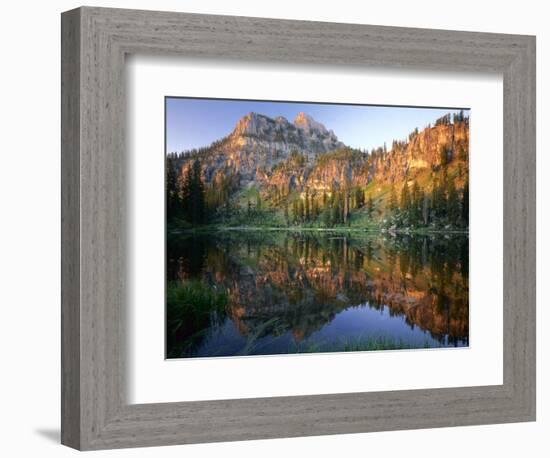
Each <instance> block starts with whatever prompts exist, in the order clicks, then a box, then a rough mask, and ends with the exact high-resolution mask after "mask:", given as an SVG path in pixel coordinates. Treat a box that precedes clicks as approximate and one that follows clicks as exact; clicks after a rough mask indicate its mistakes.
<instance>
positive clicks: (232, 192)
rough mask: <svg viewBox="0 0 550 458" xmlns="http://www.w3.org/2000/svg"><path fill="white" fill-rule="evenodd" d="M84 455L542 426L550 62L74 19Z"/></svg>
mask: <svg viewBox="0 0 550 458" xmlns="http://www.w3.org/2000/svg"><path fill="white" fill-rule="evenodd" d="M62 242H63V243H62V442H63V443H64V444H65V445H68V446H71V447H74V448H77V449H80V450H89V449H105V448H119V447H138V446H152V445H168V444H185V443H197V442H214V441H231V440H246V439H260V438H277V437H293V436H307V435H322V434H339V433H356V432H369V431H382V430H396V429H411V428H429V427H441V426H455V425H456V426H458V425H471V424H485V423H504V422H519V421H532V420H534V419H535V39H534V37H530V36H518V35H502V34H487V33H473V32H456V31H442V30H422V29H405V28H394V27H380V26H367V25H352V24H333V23H318V22H304V21H286V20H285V21H282V20H271V19H258V18H244V17H226V16H208V15H196V14H185V13H168V12H152V11H133V10H119V9H105V8H90V7H83V8H79V9H76V10H72V11H69V12H66V13H63V15H62Z"/></svg>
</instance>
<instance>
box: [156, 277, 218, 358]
mask: <svg viewBox="0 0 550 458" xmlns="http://www.w3.org/2000/svg"><path fill="white" fill-rule="evenodd" d="M227 302H228V297H227V294H226V292H225V291H219V290H216V289H215V287H213V286H209V285H207V284H205V283H203V282H201V281H198V280H185V281H178V282H170V283H168V285H167V288H166V321H167V328H168V329H167V331H168V333H167V340H168V342H167V344H168V345H167V348H168V355H169V356H180V355H181V352H182V351H187V349H188V348H190V347H192V346H193V345H194V344H196V342H197V341H199V340H200V339H201V338H202V337H203V335H204V331H205V330H206V329H208V328H209V326H210V325H211V323H212V321H213V320H214V319H215V318H219V317H221V316H223V314H224V312H225V307H226V305H227ZM184 347H185V348H184Z"/></svg>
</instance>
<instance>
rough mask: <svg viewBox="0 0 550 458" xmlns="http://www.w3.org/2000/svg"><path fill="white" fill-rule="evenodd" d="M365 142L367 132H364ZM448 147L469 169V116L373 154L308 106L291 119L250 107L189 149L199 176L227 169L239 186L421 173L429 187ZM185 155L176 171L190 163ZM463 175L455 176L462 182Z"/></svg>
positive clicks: (339, 183)
mask: <svg viewBox="0 0 550 458" xmlns="http://www.w3.org/2000/svg"><path fill="white" fill-rule="evenodd" d="M365 141H366V142H367V143H368V139H365ZM442 148H446V149H448V151H449V153H448V158H447V161H448V163H450V164H452V166H453V167H458V166H459V165H460V167H462V169H463V170H467V168H468V155H469V122H468V121H467V120H465V121H460V122H454V123H449V124H439V125H435V126H428V127H426V128H424V129H423V130H420V131H416V132H413V133H411V135H409V137H408V139H406V140H402V141H395V142H394V144H392V145H388V147H387V148H386V147H384V148H379V149H378V150H376V151H375V152H374V153H373V152H372V151H371V152H365V151H360V150H357V149H352V148H349V147H347V146H346V145H345V144H344V143H342V142H341V141H340V140H339V139H338V137H337V136H336V134H335V133H334V132H333V131H332V130H329V129H327V127H326V126H324V125H323V124H321V123H320V122H318V121H316V120H315V119H313V118H312V117H311V116H310V115H308V114H307V113H304V112H302V113H299V114H298V115H297V116H296V118H295V119H294V121H293V122H290V121H289V120H287V119H286V118H285V117H283V116H278V117H276V118H271V117H268V116H265V115H262V114H259V113H253V112H251V113H249V114H247V115H246V116H244V117H243V118H241V119H240V120H239V122H238V123H237V125H236V126H235V128H234V130H233V131H232V132H231V133H230V134H229V135H228V136H227V137H225V138H223V139H221V140H219V141H217V142H215V143H214V144H212V145H211V146H209V147H207V148H202V149H200V150H198V151H196V152H195V154H194V155H190V156H188V157H189V158H191V157H196V158H198V159H199V160H200V161H201V167H202V171H203V177H204V180H205V182H206V183H207V184H209V185H213V186H215V185H216V183H218V182H220V181H222V179H224V177H227V176H231V177H234V178H235V180H236V181H237V182H238V183H239V187H240V188H246V187H249V186H252V185H255V186H257V187H258V188H259V189H260V190H267V189H278V190H280V191H281V192H286V193H288V192H289V191H291V190H296V191H299V192H305V190H306V189H307V190H308V191H309V192H313V193H316V194H317V195H319V194H322V193H324V192H330V191H331V190H334V189H336V190H338V189H343V188H351V187H356V186H358V187H366V186H368V185H369V184H370V183H371V182H373V181H374V182H376V183H378V184H379V185H380V186H384V185H385V184H386V185H389V184H393V185H394V186H396V187H397V188H400V187H401V186H402V185H403V183H404V182H405V181H408V182H409V184H411V183H412V180H414V179H416V178H420V179H421V181H422V182H423V183H424V186H429V184H430V183H431V182H432V180H433V178H434V176H435V175H434V173H435V174H436V173H437V170H438V168H439V167H440V162H441V149H442ZM189 163H190V161H189V160H185V159H184V160H183V162H182V173H183V172H184V171H185V169H186V167H189ZM466 176H467V175H464V178H458V179H457V180H456V185H457V187H458V188H459V189H460V188H461V187H462V186H463V185H464V182H465V181H464V179H465V178H466Z"/></svg>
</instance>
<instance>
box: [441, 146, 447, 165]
mask: <svg viewBox="0 0 550 458" xmlns="http://www.w3.org/2000/svg"><path fill="white" fill-rule="evenodd" d="M447 162H448V153H447V145H441V146H440V147H439V164H440V165H441V167H443V168H445V167H447Z"/></svg>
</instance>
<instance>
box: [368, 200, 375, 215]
mask: <svg viewBox="0 0 550 458" xmlns="http://www.w3.org/2000/svg"><path fill="white" fill-rule="evenodd" d="M373 210H374V201H373V200H372V196H369V198H368V200H367V212H368V213H369V216H372V212H373Z"/></svg>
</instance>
